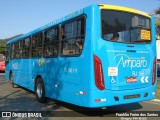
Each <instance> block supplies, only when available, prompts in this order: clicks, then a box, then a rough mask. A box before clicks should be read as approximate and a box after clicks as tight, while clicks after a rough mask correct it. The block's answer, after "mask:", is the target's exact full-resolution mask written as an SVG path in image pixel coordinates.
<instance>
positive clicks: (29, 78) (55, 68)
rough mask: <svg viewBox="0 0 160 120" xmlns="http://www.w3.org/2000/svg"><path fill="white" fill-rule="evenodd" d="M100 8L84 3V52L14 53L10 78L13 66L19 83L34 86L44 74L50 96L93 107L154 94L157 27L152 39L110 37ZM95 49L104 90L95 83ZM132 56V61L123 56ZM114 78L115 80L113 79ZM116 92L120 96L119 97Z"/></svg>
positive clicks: (122, 102) (140, 98)
mask: <svg viewBox="0 0 160 120" xmlns="http://www.w3.org/2000/svg"><path fill="white" fill-rule="evenodd" d="M100 14H101V11H100V7H99V6H98V5H92V6H89V7H86V8H84V9H83V15H85V16H86V24H85V25H86V26H85V29H86V30H85V40H84V47H83V50H82V53H81V54H80V55H79V56H70V57H64V56H60V55H58V57H55V58H44V57H41V58H29V59H18V60H16V59H13V60H10V61H9V63H8V65H7V66H6V79H9V74H10V72H12V73H13V76H14V80H15V81H14V82H15V83H16V84H18V85H20V86H23V87H25V88H27V89H29V90H32V91H34V89H35V84H36V79H37V77H41V78H42V79H43V83H44V86H45V95H46V97H49V98H53V99H56V100H60V101H64V102H68V103H71V104H75V105H78V106H84V107H91V108H94V107H104V106H112V105H119V104H127V103H132V102H139V101H144V100H150V99H153V98H155V91H156V84H154V85H151V84H152V72H153V61H154V58H155V57H156V55H155V53H156V50H155V36H154V34H155V33H154V31H155V29H154V27H152V43H151V44H124V43H116V42H109V41H106V40H103V39H102V38H101V26H100V25H101V21H100V20H101V18H100V17H101V16H100ZM76 17H77V16H76ZM153 21H154V19H153V18H152V26H154V23H153ZM64 22H65V21H64ZM59 24H60V25H61V23H59ZM39 31H40V29H36V30H35V31H34V32H31V33H28V34H27V35H32V34H33V33H35V32H39ZM27 35H25V37H26V36H27ZM22 38H23V37H22ZM10 43H12V42H10ZM128 46H134V47H132V48H130V47H128ZM94 55H96V56H97V57H98V58H99V59H100V60H101V61H102V68H103V74H104V84H105V89H104V90H99V89H98V88H97V86H96V83H95V74H94V72H95V71H94ZM128 59H129V60H132V62H131V61H129V62H128V63H127V62H124V61H125V60H128ZM137 66H138V67H137ZM115 68H116V70H115ZM111 69H113V70H114V71H116V72H117V73H116V75H115V73H114V74H113V73H111V71H110V72H109V70H111ZM143 69H145V73H144V72H143V71H144V70H143ZM137 74H138V75H137ZM139 74H140V75H143V76H140V75H139ZM134 75H135V76H137V82H130V83H127V82H126V77H130V76H134ZM142 77H144V78H143V80H142ZM112 78H113V79H114V80H115V81H114V82H113V81H111V80H112ZM142 81H144V82H145V83H142ZM146 81H147V82H146ZM146 94H147V95H146ZM136 95H138V96H136ZM125 96H127V97H126V99H124V97H125ZM115 97H118V99H119V100H118V101H116V98H115ZM129 98H130V99H129Z"/></svg>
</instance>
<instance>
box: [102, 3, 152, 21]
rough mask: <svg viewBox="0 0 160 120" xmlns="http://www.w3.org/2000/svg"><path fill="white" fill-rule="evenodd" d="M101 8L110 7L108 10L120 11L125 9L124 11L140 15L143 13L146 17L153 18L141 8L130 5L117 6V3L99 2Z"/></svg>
mask: <svg viewBox="0 0 160 120" xmlns="http://www.w3.org/2000/svg"><path fill="white" fill-rule="evenodd" d="M99 6H100V9H108V10H118V11H124V12H131V13H135V14H139V15H143V16H146V17H149V18H151V15H149V14H148V13H145V12H142V11H140V10H136V9H132V8H128V7H122V6H115V5H105V4H99Z"/></svg>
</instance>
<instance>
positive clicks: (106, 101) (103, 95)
mask: <svg viewBox="0 0 160 120" xmlns="http://www.w3.org/2000/svg"><path fill="white" fill-rule="evenodd" d="M88 92H89V93H90V94H89V95H88V97H89V99H85V96H83V99H81V100H82V101H83V100H84V101H83V102H81V103H84V105H82V106H87V107H89V108H98V107H107V106H114V105H121V104H128V103H135V102H141V101H147V100H151V99H154V98H155V96H156V94H155V92H156V87H155V85H154V86H149V87H145V88H140V89H133V90H123V91H113V90H112V91H111V90H103V91H100V90H90V91H88ZM86 97H87V94H86ZM87 100H89V101H87Z"/></svg>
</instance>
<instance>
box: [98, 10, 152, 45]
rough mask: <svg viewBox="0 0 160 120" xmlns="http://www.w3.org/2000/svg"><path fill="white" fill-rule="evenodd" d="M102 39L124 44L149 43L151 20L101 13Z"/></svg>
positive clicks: (127, 15)
mask: <svg viewBox="0 0 160 120" xmlns="http://www.w3.org/2000/svg"><path fill="white" fill-rule="evenodd" d="M101 26H102V38H103V39H104V40H109V41H114V42H115V41H117V42H124V43H150V42H151V20H150V18H148V17H145V16H141V15H137V14H133V13H128V12H120V11H111V10H102V11H101Z"/></svg>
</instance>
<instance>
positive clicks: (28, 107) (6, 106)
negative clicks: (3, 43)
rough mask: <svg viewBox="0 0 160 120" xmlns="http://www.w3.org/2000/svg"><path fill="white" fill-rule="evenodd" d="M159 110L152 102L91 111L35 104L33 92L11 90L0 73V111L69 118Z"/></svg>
mask: <svg viewBox="0 0 160 120" xmlns="http://www.w3.org/2000/svg"><path fill="white" fill-rule="evenodd" d="M159 110H160V103H158V102H152V101H148V102H140V103H133V104H127V105H118V106H114V107H107V108H106V109H92V110H90V109H86V108H81V107H77V106H74V105H70V104H67V103H63V102H59V101H55V100H48V102H47V103H45V104H41V103H39V102H37V100H36V97H35V94H34V93H33V92H31V91H28V90H25V89H23V88H19V87H16V88H12V86H11V85H10V82H9V81H6V80H5V79H4V73H0V111H52V112H54V113H55V114H57V116H58V115H62V116H63V115H64V116H65V113H66V114H67V115H69V116H72V115H73V116H110V115H112V114H115V113H116V112H117V111H119V112H121V111H126V112H133V111H134V112H136V111H159ZM56 111H62V112H56ZM68 111H69V112H68ZM88 111H89V112H88ZM94 111H96V112H94ZM97 111H99V112H97ZM110 111H115V113H110ZM55 116H56V115H55Z"/></svg>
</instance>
